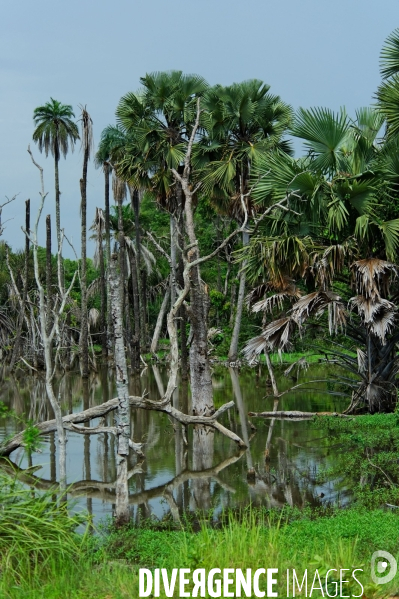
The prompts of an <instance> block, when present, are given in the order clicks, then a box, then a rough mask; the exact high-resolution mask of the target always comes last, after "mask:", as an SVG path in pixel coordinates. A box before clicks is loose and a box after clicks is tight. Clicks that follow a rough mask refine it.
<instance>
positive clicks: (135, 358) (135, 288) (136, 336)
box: [129, 252, 140, 372]
mask: <svg viewBox="0 0 399 599" xmlns="http://www.w3.org/2000/svg"><path fill="white" fill-rule="evenodd" d="M129 255H130V271H131V277H132V293H133V320H134V333H133V336H132V369H133V370H134V371H136V372H137V371H138V370H140V299H139V284H138V280H137V262H136V257H135V256H134V255H133V253H132V252H130V254H129Z"/></svg>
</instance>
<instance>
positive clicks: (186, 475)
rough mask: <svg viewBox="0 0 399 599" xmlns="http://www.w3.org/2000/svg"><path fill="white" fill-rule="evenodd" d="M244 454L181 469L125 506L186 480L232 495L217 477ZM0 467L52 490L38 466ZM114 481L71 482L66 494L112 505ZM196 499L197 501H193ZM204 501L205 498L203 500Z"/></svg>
mask: <svg viewBox="0 0 399 599" xmlns="http://www.w3.org/2000/svg"><path fill="white" fill-rule="evenodd" d="M243 453H244V451H243V450H241V451H240V452H239V453H238V454H236V455H234V456H231V457H230V458H227V459H226V460H223V461H222V462H220V463H219V464H218V465H217V466H214V467H212V468H207V469H205V470H202V471H200V470H184V471H183V472H181V473H180V474H178V475H177V476H175V477H174V478H172V479H171V480H170V481H168V482H167V483H165V484H163V485H158V486H157V487H153V488H152V489H146V490H143V491H139V492H138V493H133V494H131V495H129V504H130V505H140V504H147V502H148V501H150V500H151V499H156V498H159V497H163V496H165V497H166V498H168V496H169V497H170V495H173V493H174V492H175V491H176V490H177V489H179V487H181V486H182V485H184V483H186V482H188V481H192V483H193V484H194V483H196V482H201V481H202V480H205V481H207V480H210V479H213V480H214V481H215V482H216V483H218V484H219V485H220V486H221V487H222V488H223V489H225V490H227V491H229V492H230V493H234V492H235V490H234V488H232V487H231V486H229V485H227V484H226V483H224V482H223V481H222V480H221V479H220V478H219V474H220V472H222V470H224V469H225V468H228V467H229V466H231V465H232V464H234V463H235V462H237V461H238V460H239V459H240V458H241V456H242V455H243ZM142 464H143V463H142V462H140V463H137V464H136V465H135V466H134V468H132V469H131V470H130V471H129V473H128V475H129V478H132V477H133V476H136V475H138V476H139V475H140V474H141V473H142ZM0 468H1V469H2V470H4V471H5V472H6V473H7V474H10V475H11V476H13V477H16V478H18V480H20V481H21V482H22V483H24V484H26V485H29V486H34V487H35V488H36V489H38V490H40V491H41V490H43V491H45V490H51V489H56V488H57V486H58V485H57V484H54V482H53V481H51V480H48V479H45V478H40V477H38V476H36V474H35V472H36V471H37V470H39V469H40V468H41V466H34V467H32V468H27V469H23V468H20V467H19V466H18V465H17V464H14V463H13V462H12V461H10V460H7V459H0ZM115 486H116V483H115V482H102V481H97V480H81V481H78V482H75V483H72V484H71V485H69V486H68V494H70V495H71V496H72V497H78V496H81V495H83V496H85V497H88V498H92V499H101V500H102V501H107V502H110V503H114V502H115ZM197 499H198V498H197ZM205 499H206V500H207V498H205ZM196 507H197V508H198V509H207V506H206V505H202V504H198V505H197V506H196Z"/></svg>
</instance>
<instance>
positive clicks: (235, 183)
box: [203, 79, 292, 362]
mask: <svg viewBox="0 0 399 599" xmlns="http://www.w3.org/2000/svg"><path fill="white" fill-rule="evenodd" d="M269 89H270V86H268V85H266V84H265V83H263V82H262V81H259V80H257V79H253V80H249V81H244V82H242V83H235V84H233V85H230V86H228V87H223V86H221V85H216V86H215V87H213V88H211V89H210V90H209V91H208V93H207V94H206V95H205V102H204V104H205V108H206V114H205V116H204V123H205V126H206V128H207V132H208V135H209V138H208V139H206V140H205V143H204V144H203V153H204V155H205V156H206V157H208V159H209V163H208V164H207V165H206V166H205V173H206V176H205V178H204V184H205V192H206V193H208V194H211V196H212V197H213V203H214V204H216V205H217V208H218V210H219V211H222V212H224V213H227V214H229V215H230V216H231V217H233V218H235V219H236V220H237V221H238V222H239V223H240V224H241V225H242V223H243V222H244V221H245V222H246V221H247V220H248V218H250V217H251V215H252V214H253V212H254V205H253V202H252V194H251V184H250V175H251V169H252V165H253V164H255V163H256V162H257V161H258V160H260V158H261V157H262V156H264V155H265V153H268V152H270V150H272V149H276V148H280V149H281V150H282V151H287V152H289V151H290V148H289V145H288V144H287V142H286V141H285V140H284V139H283V136H284V133H285V132H286V130H287V127H288V125H289V124H290V122H291V116H292V109H291V108H290V106H288V105H287V104H285V103H284V102H282V101H281V99H280V97H279V96H275V95H272V94H270V93H269ZM248 241H249V235H248V233H247V232H244V233H243V245H244V246H246V245H247V244H248ZM245 276H246V275H245V269H244V270H242V272H241V273H240V286H239V292H238V300H237V308H236V316H235V322H234V328H233V334H232V338H231V344H230V350H229V360H230V361H233V362H234V361H235V360H236V359H237V352H238V338H239V333H240V328H241V318H242V310H243V305H244V295H245Z"/></svg>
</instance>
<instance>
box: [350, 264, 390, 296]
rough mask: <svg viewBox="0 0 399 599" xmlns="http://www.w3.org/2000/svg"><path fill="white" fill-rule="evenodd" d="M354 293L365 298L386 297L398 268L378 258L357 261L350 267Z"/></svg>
mask: <svg viewBox="0 0 399 599" xmlns="http://www.w3.org/2000/svg"><path fill="white" fill-rule="evenodd" d="M351 270H352V273H353V275H354V283H355V287H356V292H357V293H358V294H359V295H363V296H364V297H365V298H371V299H375V298H379V297H381V296H382V297H384V296H385V297H386V296H387V295H388V294H389V288H390V284H391V280H392V278H393V277H396V276H397V274H398V267H397V266H396V265H395V264H392V262H387V261H386V260H380V259H379V258H366V259H364V260H357V261H356V262H354V263H353V264H352V266H351Z"/></svg>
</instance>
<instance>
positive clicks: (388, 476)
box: [317, 413, 399, 509]
mask: <svg viewBox="0 0 399 599" xmlns="http://www.w3.org/2000/svg"><path fill="white" fill-rule="evenodd" d="M317 426H321V427H322V429H324V430H326V431H327V432H328V435H329V437H330V438H332V439H333V441H334V445H335V446H336V449H335V451H336V452H337V453H339V454H342V455H345V456H346V457H345V459H340V460H337V461H336V465H335V466H334V467H333V468H331V469H330V470H328V471H325V472H324V473H319V479H328V478H335V477H339V478H340V479H341V480H342V485H343V486H345V487H346V488H349V489H351V493H352V494H353V500H354V502H355V504H356V505H359V506H363V507H365V508H369V509H373V508H375V507H379V506H382V505H384V504H386V503H389V504H392V505H399V486H398V484H399V461H398V455H399V414H398V413H395V414H375V415H374V416H358V417H356V418H353V419H351V418H348V419H337V418H320V419H318V423H317Z"/></svg>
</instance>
